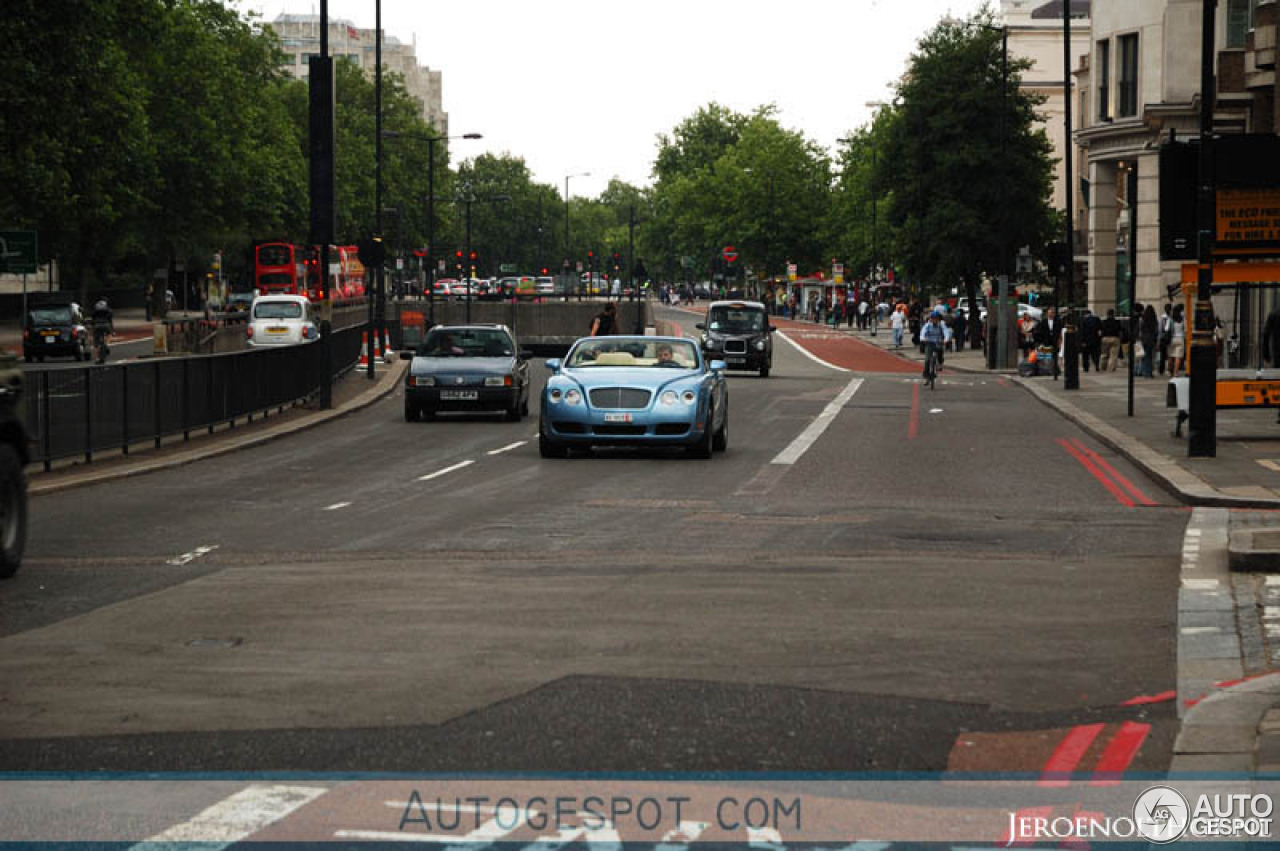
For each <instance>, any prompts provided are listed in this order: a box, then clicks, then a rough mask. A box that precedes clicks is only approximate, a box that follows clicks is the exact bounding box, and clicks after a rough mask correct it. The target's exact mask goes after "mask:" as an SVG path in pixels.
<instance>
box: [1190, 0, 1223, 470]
mask: <svg viewBox="0 0 1280 851" xmlns="http://www.w3.org/2000/svg"><path fill="white" fill-rule="evenodd" d="M1217 6H1218V3H1217V0H1204V10H1203V19H1204V22H1203V30H1202V33H1201V43H1200V175H1199V185H1200V193H1199V194H1200V197H1199V205H1198V210H1199V213H1198V215H1197V227H1198V229H1199V231H1200V240H1199V243H1200V244H1199V260H1200V274H1199V278H1198V281H1197V286H1196V308H1195V322H1194V323H1193V325H1192V326H1191V335H1190V339H1191V364H1190V368H1189V369H1188V373H1189V374H1190V382H1191V388H1190V390H1191V392H1190V406H1189V407H1190V408H1191V410H1190V411H1189V412H1188V414H1189V416H1190V419H1189V421H1188V427H1187V457H1189V458H1213V457H1215V456H1216V455H1217V454H1218V407H1217V406H1218V399H1217V396H1218V388H1217V370H1218V352H1217V346H1216V344H1215V343H1214V339H1213V328H1214V318H1213V302H1212V301H1211V295H1212V290H1213V255H1214V250H1215V249H1216V248H1217V242H1216V233H1215V230H1214V229H1215V228H1216V227H1217V222H1216V221H1215V219H1216V215H1215V213H1216V205H1217V187H1216V185H1215V180H1214V174H1213V108H1214V100H1215V94H1216V90H1215V81H1214V75H1213V50H1214V35H1215V34H1214V15H1215V13H1216V11H1217ZM1184 327H1185V326H1184Z"/></svg>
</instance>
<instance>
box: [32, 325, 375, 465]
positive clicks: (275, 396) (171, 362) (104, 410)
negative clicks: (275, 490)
mask: <svg viewBox="0 0 1280 851" xmlns="http://www.w3.org/2000/svg"><path fill="white" fill-rule="evenodd" d="M364 331H365V327H364V326H363V325H353V326H351V327H347V328H343V329H341V330H338V331H334V332H333V334H332V335H331V337H330V340H331V345H330V357H329V362H328V363H327V364H326V363H322V358H323V355H322V347H321V346H320V344H319V343H306V344H303V345H297V346H281V347H280V348H272V349H265V348H264V349H249V350H247V351H242V352H231V353H228V354H218V355H199V356H194V357H182V358H157V359H155V360H145V361H133V362H129V363H122V364H106V365H103V366H84V367H78V368H75V369H59V370H42V371H40V372H30V373H27V388H26V389H27V393H28V395H27V404H26V415H27V433H28V435H30V437H31V439H32V440H34V441H36V447H35V449H34V451H33V452H32V458H33V459H35V460H37V461H40V462H42V463H43V464H44V468H45V469H46V470H48V469H50V468H51V466H52V462H53V461H56V460H60V459H65V458H75V457H83V458H84V460H85V461H86V462H89V461H92V460H93V455H94V453H95V452H104V451H108V450H116V449H119V450H121V451H123V452H124V453H125V454H128V452H129V448H130V447H131V446H139V445H143V444H153V445H154V446H156V447H159V446H160V445H161V442H162V441H163V440H164V438H166V437H172V436H174V435H178V434H181V435H182V436H183V439H184V440H185V439H189V438H190V437H191V433H192V432H194V431H199V430H200V429H207V430H208V431H209V432H210V433H212V432H213V431H214V429H215V428H217V427H218V426H220V425H230V426H234V425H235V424H236V422H237V421H239V420H241V419H246V420H252V419H253V417H254V416H256V415H259V414H266V413H267V412H269V411H270V410H271V409H273V408H276V409H283V408H284V407H285V406H287V405H292V404H293V403H295V402H298V401H302V400H305V399H308V398H309V397H311V396H313V395H314V394H316V393H317V392H318V391H319V387H320V380H321V377H322V376H323V374H324V373H323V372H322V370H323V369H328V370H329V373H330V374H331V375H333V376H338V375H341V374H342V373H343V372H345V371H347V370H349V369H350V368H351V367H352V366H353V365H354V364H355V362H356V361H357V360H358V359H359V357H360V346H361V341H362V339H363V334H364Z"/></svg>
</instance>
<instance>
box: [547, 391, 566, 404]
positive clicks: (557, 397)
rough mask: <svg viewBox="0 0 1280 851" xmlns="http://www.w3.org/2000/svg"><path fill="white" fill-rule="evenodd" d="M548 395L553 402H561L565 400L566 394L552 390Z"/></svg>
mask: <svg viewBox="0 0 1280 851" xmlns="http://www.w3.org/2000/svg"><path fill="white" fill-rule="evenodd" d="M547 395H548V396H550V397H551V401H552V402H559V401H560V400H561V399H562V398H564V394H563V393H561V392H560V391H559V390H552V391H551V392H550V393H548V394H547Z"/></svg>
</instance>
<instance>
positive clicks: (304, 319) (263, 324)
mask: <svg viewBox="0 0 1280 851" xmlns="http://www.w3.org/2000/svg"><path fill="white" fill-rule="evenodd" d="M245 335H246V337H247V338H248V340H249V345H250V346H255V347H257V346H291V345H294V344H295V343H306V342H309V341H311V340H315V339H318V338H319V336H320V329H319V326H318V325H317V324H316V319H315V316H314V314H313V313H312V305H311V302H310V301H309V300H308V299H307V297H306V296H300V295H263V296H258V297H257V298H255V299H254V300H253V306H252V307H251V308H249V325H248V327H247V328H246V329H245Z"/></svg>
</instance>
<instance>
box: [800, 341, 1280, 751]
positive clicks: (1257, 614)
mask: <svg viewBox="0 0 1280 851" xmlns="http://www.w3.org/2000/svg"><path fill="white" fill-rule="evenodd" d="M778 324H780V325H781V324H787V325H789V324H791V323H790V321H789V320H783V321H782V322H780V323H778ZM799 324H800V325H805V324H808V325H812V324H813V323H806V322H804V321H803V320H801V321H800V322H799ZM826 327H827V328H828V329H830V328H831V327H832V326H829V325H828V326H826ZM840 332H841V333H843V334H846V335H848V336H850V337H852V338H855V339H857V340H860V341H861V342H864V343H867V344H870V345H875V346H878V347H879V348H882V349H886V350H890V351H895V353H896V354H898V355H899V356H901V357H903V358H906V359H908V360H912V361H918V362H922V361H923V360H924V357H923V355H922V354H920V352H919V351H918V350H917V348H916V347H915V346H912V345H910V340H909V338H908V339H907V341H906V345H904V346H903V347H902V348H900V349H896V350H895V349H894V347H893V336H892V333H891V332H890V331H888V329H887V328H885V327H884V326H881V327H880V328H879V329H878V332H877V333H876V334H875V335H874V336H873V335H872V334H871V333H870V331H869V330H867V331H859V330H856V329H850V328H847V327H846V326H841V327H840ZM948 371H954V372H987V373H989V372H991V370H988V369H987V367H986V357H985V355H984V354H983V353H982V352H981V351H980V350H978V351H974V350H965V351H960V352H954V353H950V354H948V355H947V356H946V362H945V364H944V367H943V371H942V376H943V379H944V380H945V376H946V373H947V372H948ZM997 372H1000V373H1001V374H1004V375H1006V376H1008V378H1009V380H1010V381H1011V382H1014V383H1016V384H1018V385H1019V386H1021V387H1023V388H1024V389H1026V390H1027V392H1028V393H1030V394H1031V395H1032V396H1034V397H1035V398H1036V399H1037V400H1039V401H1040V402H1042V403H1044V404H1046V405H1049V406H1050V407H1052V408H1053V409H1054V410H1056V411H1058V412H1059V413H1060V414H1062V415H1063V416H1064V417H1066V418H1067V419H1069V420H1071V421H1072V422H1074V423H1076V424H1077V425H1079V426H1080V427H1081V428H1082V429H1083V430H1084V431H1086V432H1088V433H1089V434H1091V435H1092V436H1093V437H1094V438H1095V439H1097V440H1098V441H1100V442H1102V443H1104V444H1106V445H1107V446H1109V447H1111V448H1112V449H1114V450H1115V451H1116V452H1118V453H1119V454H1121V455H1123V456H1124V457H1125V458H1127V459H1128V460H1129V461H1131V462H1132V463H1134V464H1135V465H1137V466H1138V467H1140V468H1142V469H1143V470H1144V471H1145V472H1146V473H1147V474H1148V475H1149V476H1151V478H1152V479H1154V480H1155V481H1157V482H1159V483H1160V484H1161V485H1162V486H1163V487H1164V488H1165V489H1166V490H1167V491H1168V492H1169V493H1170V494H1172V495H1173V496H1175V497H1176V498H1177V499H1178V500H1180V501H1181V502H1183V503H1185V504H1187V505H1190V506H1193V507H1194V509H1193V511H1192V515H1191V519H1190V521H1189V522H1188V524H1187V527H1186V531H1185V532H1184V536H1183V557H1182V564H1181V577H1180V578H1181V583H1180V584H1181V588H1180V591H1179V594H1178V651H1177V652H1178V659H1177V671H1178V682H1177V687H1176V690H1175V693H1174V694H1172V695H1165V696H1164V698H1165V699H1168V698H1170V697H1171V698H1172V699H1174V700H1176V701H1177V707H1178V714H1179V716H1180V717H1181V718H1182V719H1183V724H1182V730H1181V732H1180V734H1179V736H1178V739H1177V741H1176V743H1175V745H1174V757H1173V762H1172V766H1171V771H1172V773H1174V774H1185V773H1190V772H1229V773H1231V774H1236V775H1238V774H1245V775H1253V776H1257V775H1260V774H1266V775H1272V774H1275V773H1277V772H1280V556H1277V557H1275V558H1270V557H1269V556H1268V555H1267V553H1266V552H1263V553H1262V554H1261V558H1260V559H1258V558H1255V559H1254V562H1253V566H1254V568H1255V569H1256V568H1257V567H1258V566H1263V567H1264V568H1267V569H1270V570H1273V571H1275V573H1276V574H1277V575H1274V576H1269V575H1267V574H1266V573H1247V572H1233V571H1232V570H1231V569H1230V566H1231V563H1232V560H1233V557H1234V556H1240V555H1242V551H1243V550H1245V549H1247V548H1248V546H1249V545H1248V543H1247V541H1246V540H1245V538H1244V537H1243V536H1245V535H1248V534H1250V533H1255V532H1256V533H1258V534H1259V537H1258V540H1263V537H1262V536H1266V535H1277V536H1280V424H1277V420H1276V411H1275V410H1274V409H1259V410H1253V411H1240V410H1227V411H1219V412H1218V413H1217V436H1218V442H1217V456H1216V457H1214V458H1189V457H1187V438H1186V429H1185V428H1184V429H1183V436H1182V437H1175V436H1174V434H1173V432H1174V425H1175V411H1174V409H1172V408H1169V407H1166V405H1165V393H1166V388H1167V386H1168V379H1167V377H1166V378H1161V377H1159V376H1157V377H1156V378H1150V379H1147V378H1134V379H1133V401H1132V409H1133V413H1132V415H1130V413H1129V409H1130V390H1129V387H1130V379H1129V374H1128V365H1127V363H1126V364H1125V365H1124V367H1123V371H1122V370H1116V371H1115V372H1107V373H1099V372H1097V371H1091V372H1084V371H1081V373H1080V387H1079V389H1077V390H1067V389H1065V387H1064V386H1063V385H1064V382H1063V381H1062V380H1061V379H1060V378H1059V379H1053V378H1051V377H1047V376H1046V377H1035V378H1023V377H1019V376H1018V375H1017V373H1016V371H1014V370H1000V371H997ZM943 389H944V390H945V385H944V388H943ZM1273 540H1274V539H1273ZM1264 546H1274V544H1273V543H1267V544H1264ZM1254 555H1255V556H1256V555H1258V553H1257V552H1256V551H1255V552H1254Z"/></svg>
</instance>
